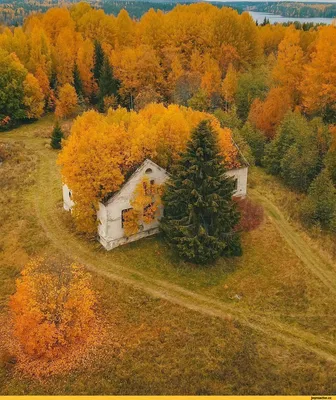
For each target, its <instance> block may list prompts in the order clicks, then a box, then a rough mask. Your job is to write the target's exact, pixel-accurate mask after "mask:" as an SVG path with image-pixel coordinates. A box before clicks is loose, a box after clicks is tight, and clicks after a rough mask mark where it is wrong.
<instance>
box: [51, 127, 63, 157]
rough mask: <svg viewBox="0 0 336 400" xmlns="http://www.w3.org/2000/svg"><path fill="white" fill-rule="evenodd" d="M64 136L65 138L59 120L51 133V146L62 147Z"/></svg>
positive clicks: (57, 148) (54, 147)
mask: <svg viewBox="0 0 336 400" xmlns="http://www.w3.org/2000/svg"><path fill="white" fill-rule="evenodd" d="M63 138H64V134H63V131H62V129H61V127H60V124H59V122H58V121H57V122H56V124H55V126H54V129H53V131H52V134H51V143H50V145H51V147H52V148H53V149H56V150H59V149H61V147H62V139H63Z"/></svg>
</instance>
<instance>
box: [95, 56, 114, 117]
mask: <svg viewBox="0 0 336 400" xmlns="http://www.w3.org/2000/svg"><path fill="white" fill-rule="evenodd" d="M118 89H119V81H118V80H117V79H115V78H114V76H113V69H112V67H111V64H110V62H109V60H108V58H107V57H104V62H103V66H102V69H101V73H100V79H99V93H98V106H99V110H100V111H101V112H103V111H105V110H104V98H105V97H106V96H114V97H115V98H116V99H117V98H118Z"/></svg>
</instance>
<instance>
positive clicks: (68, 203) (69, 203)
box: [62, 184, 75, 211]
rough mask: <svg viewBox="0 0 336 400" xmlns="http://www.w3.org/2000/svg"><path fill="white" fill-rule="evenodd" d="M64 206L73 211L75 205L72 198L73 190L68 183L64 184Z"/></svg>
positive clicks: (65, 208)
mask: <svg viewBox="0 0 336 400" xmlns="http://www.w3.org/2000/svg"><path fill="white" fill-rule="evenodd" d="M62 190H63V208H64V210H66V211H71V209H72V207H73V206H74V204H75V203H74V202H73V201H72V200H71V197H70V195H71V191H70V189H69V188H68V186H67V185H66V184H63V188H62Z"/></svg>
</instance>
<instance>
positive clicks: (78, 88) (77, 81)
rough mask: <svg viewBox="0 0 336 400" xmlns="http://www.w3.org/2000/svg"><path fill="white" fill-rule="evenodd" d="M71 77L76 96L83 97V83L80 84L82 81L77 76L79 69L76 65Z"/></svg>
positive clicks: (78, 75)
mask: <svg viewBox="0 0 336 400" xmlns="http://www.w3.org/2000/svg"><path fill="white" fill-rule="evenodd" d="M73 77H74V87H75V89H76V93H77V96H78V97H82V96H83V83H82V79H81V77H80V74H79V69H78V66H77V64H75V68H74V72H73Z"/></svg>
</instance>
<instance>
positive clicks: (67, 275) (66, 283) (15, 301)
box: [10, 259, 97, 374]
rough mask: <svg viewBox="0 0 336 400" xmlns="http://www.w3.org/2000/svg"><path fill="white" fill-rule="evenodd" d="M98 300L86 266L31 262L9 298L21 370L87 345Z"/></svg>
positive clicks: (37, 365) (94, 325)
mask: <svg viewBox="0 0 336 400" xmlns="http://www.w3.org/2000/svg"><path fill="white" fill-rule="evenodd" d="M96 302H97V300H96V296H95V294H94V291H93V289H92V283H91V277H90V275H89V274H88V273H86V272H85V270H84V269H83V267H81V266H79V265H77V264H71V265H59V264H55V263H53V262H48V261H44V260H42V259H35V260H32V261H30V262H29V263H28V264H27V265H26V266H25V267H24V269H23V270H22V273H21V277H20V278H19V279H17V281H16V292H15V294H14V295H13V296H12V297H11V299H10V310H11V314H12V317H13V327H14V337H15V338H16V339H17V341H18V343H19V346H18V354H17V355H16V356H17V359H18V361H19V363H23V365H20V367H22V368H23V369H25V368H26V367H29V365H31V366H32V365H35V367H36V368H37V369H39V365H40V367H41V368H43V366H44V365H45V363H48V364H50V363H52V362H53V361H55V362H56V361H57V360H59V359H61V358H62V357H66V355H67V354H68V353H69V352H71V351H72V350H73V349H74V348H76V347H78V346H84V347H85V345H86V344H87V343H88V342H89V341H90V340H91V339H92V338H91V337H92V335H93V333H94V332H95V327H96V324H97V318H96V312H95V307H96ZM34 360H38V364H36V363H34ZM30 362H31V363H32V364H30ZM68 362H69V360H68ZM35 372H36V373H37V374H38V373H42V374H43V371H38V370H37V371H35Z"/></svg>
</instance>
